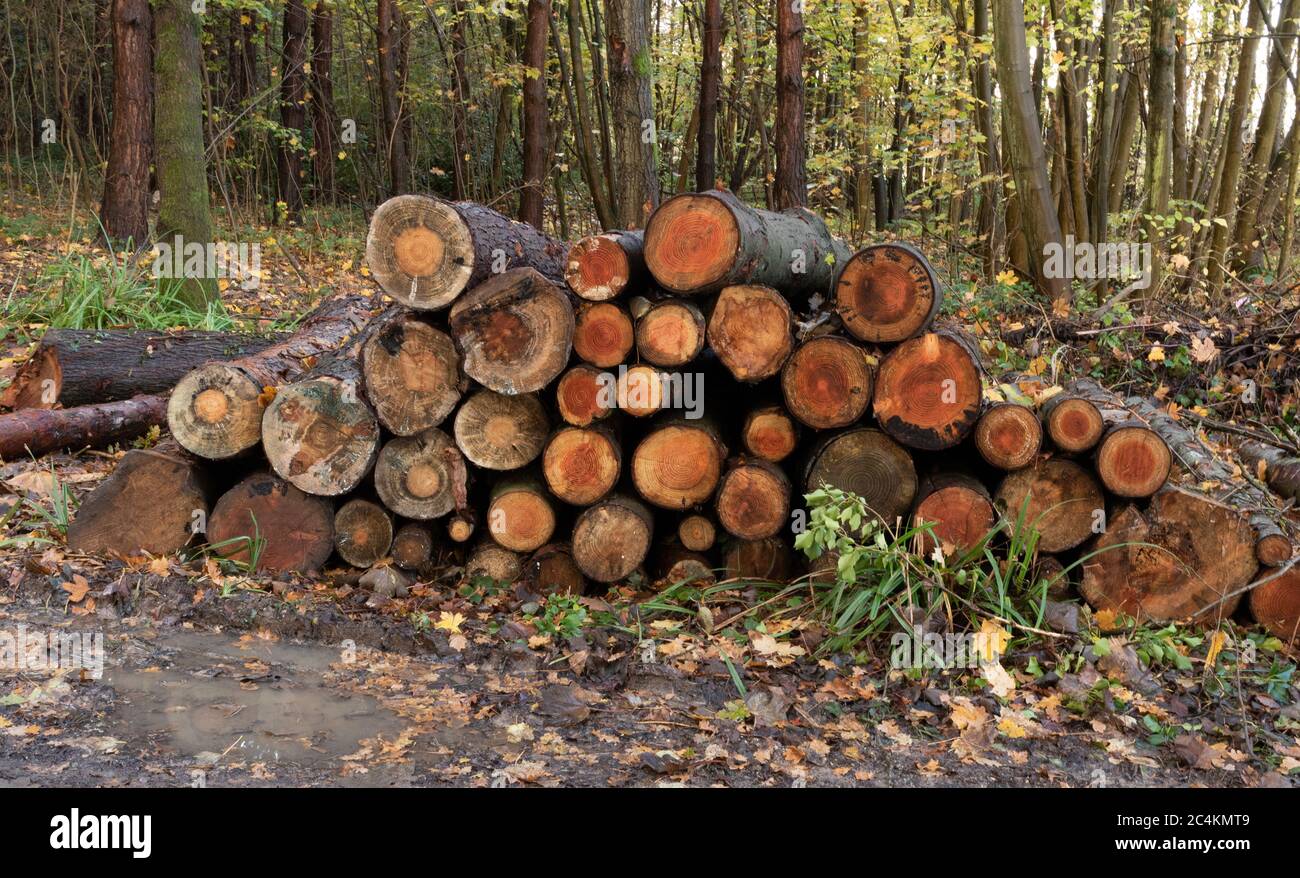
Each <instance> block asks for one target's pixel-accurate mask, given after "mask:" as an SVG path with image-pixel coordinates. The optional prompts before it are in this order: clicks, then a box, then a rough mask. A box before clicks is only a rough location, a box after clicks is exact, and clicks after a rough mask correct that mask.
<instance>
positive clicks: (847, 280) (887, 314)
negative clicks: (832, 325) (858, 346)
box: [835, 243, 943, 343]
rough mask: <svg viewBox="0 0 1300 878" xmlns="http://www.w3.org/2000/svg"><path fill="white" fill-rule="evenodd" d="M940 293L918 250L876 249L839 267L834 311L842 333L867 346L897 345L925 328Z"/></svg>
mask: <svg viewBox="0 0 1300 878" xmlns="http://www.w3.org/2000/svg"><path fill="white" fill-rule="evenodd" d="M942 302H943V289H942V287H941V286H940V284H939V279H938V277H937V276H936V275H935V273H934V269H933V268H932V267H931V266H930V262H929V260H927V259H926V258H925V257H924V256H922V255H921V253H920V251H918V250H916V249H915V248H913V247H909V246H908V245H906V244H900V243H890V244H875V245H872V246H870V247H867V248H865V249H862V250H859V251H858V252H857V253H855V254H854V255H853V256H852V257H851V258H850V259H849V260H848V261H847V262H845V263H844V266H843V268H842V270H841V271H840V273H839V277H838V278H836V280H835V311H836V313H838V314H839V315H840V319H841V320H842V321H844V328H845V329H847V330H848V331H849V332H851V333H853V335H854V336H856V337H857V338H859V339H861V340H863V341H867V342H872V343H887V342H896V341H902V340H903V339H906V338H911V337H912V336H914V335H917V334H918V333H921V332H925V331H926V330H927V329H929V328H930V324H931V323H932V322H933V321H934V318H935V315H936V314H938V313H939V306H940V305H941V304H942Z"/></svg>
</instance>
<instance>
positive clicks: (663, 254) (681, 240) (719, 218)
mask: <svg viewBox="0 0 1300 878" xmlns="http://www.w3.org/2000/svg"><path fill="white" fill-rule="evenodd" d="M739 250H740V226H739V225H738V224H737V222H736V218H735V216H734V215H733V214H732V213H731V211H730V210H729V209H728V208H727V206H726V205H725V204H723V203H722V202H721V201H719V200H718V199H715V198H710V197H708V196H703V195H679V196H677V197H676V198H673V199H670V200H669V201H667V202H665V203H664V204H663V206H662V207H660V208H659V210H657V211H655V213H654V215H653V216H652V217H651V219H650V223H649V225H648V226H647V228H646V234H645V260H646V266H647V267H648V268H649V269H650V273H651V274H653V275H654V278H655V280H657V281H658V282H659V283H660V284H661V285H662V286H663V287H664V288H665V289H669V290H672V291H673V292H677V293H690V292H694V291H695V290H697V289H700V288H702V287H708V286H710V285H711V284H716V283H718V282H719V281H721V280H722V279H723V278H725V277H726V276H727V274H728V273H729V272H730V271H731V268H732V266H733V265H734V263H735V261H736V254H737V253H738V252H739Z"/></svg>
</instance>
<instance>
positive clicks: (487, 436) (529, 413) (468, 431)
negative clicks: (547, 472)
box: [453, 390, 550, 470]
mask: <svg viewBox="0 0 1300 878" xmlns="http://www.w3.org/2000/svg"><path fill="white" fill-rule="evenodd" d="M453 429H454V433H455V436H456V447H457V448H459V449H460V450H461V453H462V454H464V455H465V459H466V460H468V461H469V462H470V463H472V464H474V465H475V466H480V467H483V468H484V469H490V470H512V469H519V468H520V467H522V466H527V465H528V464H529V463H532V462H533V461H534V460H536V459H537V456H538V455H539V454H541V453H542V448H544V447H545V445H546V438H547V436H548V435H549V433H550V423H549V422H548V420H547V417H546V410H545V409H544V408H543V407H542V404H541V402H540V401H539V400H538V399H537V397H536V396H534V395H533V394H530V393H521V394H519V395H517V396H505V395H503V394H500V393H496V392H495V391H491V390H480V391H478V392H477V393H475V394H474V395H473V396H471V397H470V398H469V399H467V400H465V402H464V404H463V405H461V407H460V411H458V412H456V422H455V425H454V428H453Z"/></svg>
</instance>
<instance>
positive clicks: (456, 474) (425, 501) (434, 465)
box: [375, 427, 466, 521]
mask: <svg viewBox="0 0 1300 878" xmlns="http://www.w3.org/2000/svg"><path fill="white" fill-rule="evenodd" d="M465 481H466V475H465V458H463V457H462V456H461V453H460V449H458V448H457V447H456V446H455V444H454V443H453V442H452V441H451V438H450V437H449V436H448V435H447V434H446V433H444V432H442V431H441V430H439V429H438V428H437V427H430V428H429V429H428V430H425V431H424V432H422V433H417V434H416V435H414V436H399V437H397V438H396V439H392V440H390V441H389V442H388V443H387V444H385V445H384V447H383V448H382V449H381V450H380V452H379V458H378V460H376V461H375V490H376V491H377V492H378V493H379V499H381V500H383V501H384V505H385V506H387V507H388V508H389V509H391V510H392V511H393V512H396V513H397V514H398V515H401V516H404V517H406V518H414V519H417V520H419V521H427V520H429V519H431V518H440V517H442V516H444V515H446V514H447V513H448V512H451V511H452V509H453V508H455V507H456V506H457V491H458V490H461V491H463V490H464V485H465ZM458 486H459V488H458Z"/></svg>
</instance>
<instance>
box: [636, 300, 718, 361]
mask: <svg viewBox="0 0 1300 878" xmlns="http://www.w3.org/2000/svg"><path fill="white" fill-rule="evenodd" d="M705 331H706V330H705V322H704V314H703V313H701V312H700V309H699V308H698V307H697V306H696V305H695V304H694V303H693V302H689V301H687V300H685V299H671V298H670V299H661V300H660V301H658V302H655V303H653V304H651V305H650V307H649V308H648V309H646V311H645V313H643V314H642V315H640V316H639V317H638V318H637V323H636V349H637V353H639V354H640V355H641V359H643V360H645V361H646V362H647V363H650V364H651V365H654V366H662V367H664V368H665V369H671V368H673V367H675V366H684V365H686V364H687V363H689V362H690V361H691V360H694V359H695V358H696V357H698V356H699V355H700V352H701V351H702V350H704V339H705Z"/></svg>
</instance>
